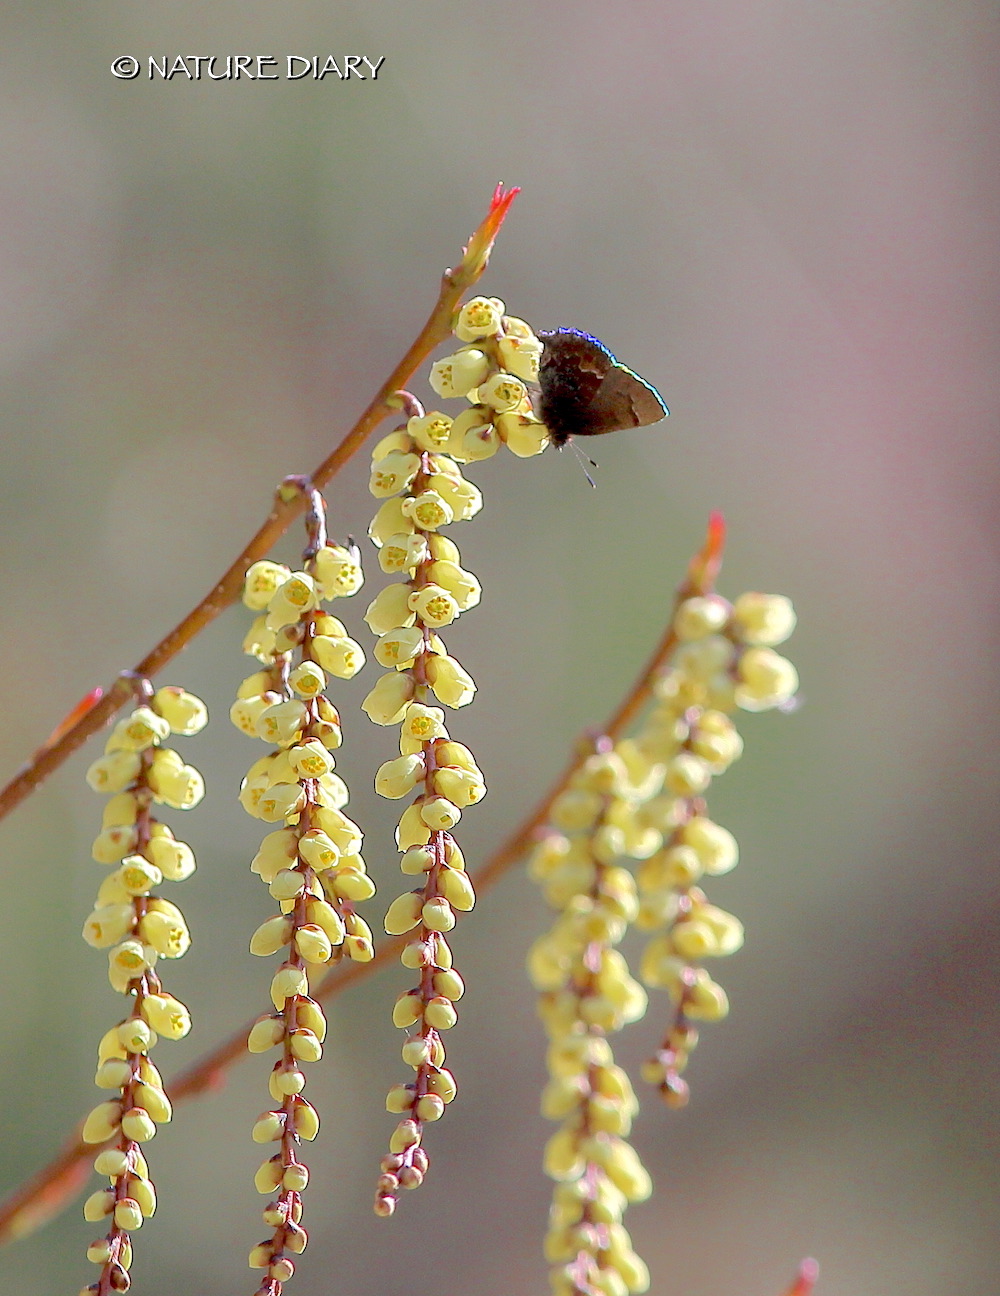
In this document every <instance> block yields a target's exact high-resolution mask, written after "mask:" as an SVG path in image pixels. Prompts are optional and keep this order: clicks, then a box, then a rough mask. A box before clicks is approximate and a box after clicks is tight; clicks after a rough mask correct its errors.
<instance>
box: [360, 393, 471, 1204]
mask: <svg viewBox="0 0 1000 1296" xmlns="http://www.w3.org/2000/svg"><path fill="white" fill-rule="evenodd" d="M442 419H443V416H442V415H428V416H415V417H413V418H411V419H410V420H409V422H408V424H407V427H406V428H405V429H402V430H400V431H397V432H393V433H391V434H390V435H389V436H388V437H385V438H384V439H383V440H382V441H381V442H380V443H379V444H378V445H377V446H376V447H375V451H374V454H373V462H372V476H371V489H372V492H373V494H374V495H375V496H376V497H378V498H380V499H383V500H384V502H383V504H382V505H381V506H380V508H379V510H378V512H377V513H376V515H375V518H374V520H373V522H372V525H371V527H370V529H369V533H370V535H371V537H372V539H373V540H374V542H375V544H376V545H377V546H378V548H379V563H380V565H381V567H382V570H383V571H384V572H387V573H393V574H400V575H402V577H403V580H402V581H401V582H400V583H398V584H394V585H389V586H387V587H386V588H385V589H384V590H382V592H381V593H380V594H379V595H378V597H377V598H376V599H375V600H374V601H373V602H372V603H371V605H370V606H369V608H368V611H367V613H366V614H365V620H366V621H367V622H368V625H369V626H370V627H371V629H372V631H373V632H374V633H375V634H376V635H378V636H379V638H378V643H377V644H376V646H375V658H376V660H377V661H378V662H379V663H380V665H382V666H385V667H388V668H390V669H389V671H388V673H387V674H385V675H383V676H382V678H381V679H380V680H378V682H377V683H376V684H375V687H374V688H373V689H372V690H371V692H370V693H369V694H368V696H367V697H366V698H365V700H364V702H363V703H362V706H363V708H364V710H365V711H366V712H367V713H368V715H369V716H370V717H371V719H372V720H373V721H374V722H375V723H376V724H380V725H396V724H398V725H399V726H400V736H399V752H400V754H399V756H398V757H396V758H395V759H393V760H389V761H386V762H385V764H384V765H382V767H381V768H380V769H379V771H378V774H377V776H376V779H375V788H376V790H377V791H378V792H379V793H380V794H381V795H382V796H384V797H389V798H392V799H399V798H402V797H406V796H408V795H410V794H411V793H414V792H416V793H417V796H416V799H415V800H414V801H413V802H412V804H411V805H409V806H408V808H407V809H406V810H405V811H404V813H403V815H402V818H401V820H400V822H399V827H398V828H397V830H396V842H397V844H398V846H399V849H400V850H401V851H402V852H403V855H402V859H401V861H400V867H401V868H402V871H403V873H404V874H406V875H407V876H408V877H413V878H419V879H420V884H419V885H418V886H417V887H416V888H415V889H414V890H412V891H406V892H405V893H404V894H403V895H401V896H399V897H398V898H397V899H396V900H394V901H393V903H392V904H391V905H390V906H389V910H388V913H387V914H386V917H385V929H386V931H387V932H389V933H390V934H392V935H402V934H404V933H407V932H412V933H413V934H412V936H411V938H410V939H409V940H408V942H407V944H406V946H405V948H404V950H403V954H402V963H403V966H404V967H406V968H408V969H410V970H411V971H413V972H416V973H418V974H419V980H418V983H417V984H416V985H415V986H414V987H413V988H412V989H411V990H408V991H407V992H406V993H405V994H402V995H400V997H399V998H398V999H397V1001H396V1005H395V1008H394V1010H393V1021H394V1022H395V1024H396V1025H397V1026H399V1027H401V1028H406V1027H415V1028H416V1029H415V1031H414V1033H412V1034H411V1035H410V1036H409V1037H408V1038H407V1040H406V1042H405V1043H404V1045H403V1050H402V1052H403V1060H404V1061H405V1062H406V1064H407V1065H408V1066H410V1067H412V1069H413V1071H414V1072H415V1075H414V1078H413V1081H412V1082H411V1083H409V1084H406V1085H403V1084H400V1085H397V1086H395V1087H394V1088H393V1089H391V1090H390V1092H389V1095H388V1098H387V1100H386V1106H387V1108H388V1110H389V1111H390V1112H393V1113H395V1114H397V1115H399V1116H400V1117H401V1119H400V1121H399V1123H398V1124H397V1126H396V1129H395V1130H394V1132H393V1134H392V1137H391V1140H390V1151H389V1155H388V1156H386V1157H384V1158H383V1159H382V1164H381V1175H380V1177H379V1180H378V1187H377V1193H376V1199H375V1210H376V1212H377V1213H378V1214H380V1215H390V1214H391V1213H392V1212H393V1210H394V1209H395V1203H396V1193H397V1190H398V1189H399V1188H401V1187H402V1188H416V1187H417V1186H418V1185H419V1184H420V1183H421V1182H422V1180H423V1177H424V1174H425V1172H426V1169H427V1164H428V1162H427V1155H426V1153H425V1151H424V1149H423V1147H422V1141H423V1127H424V1125H425V1123H427V1122H428V1121H435V1120H438V1119H439V1118H440V1117H441V1116H442V1115H443V1113H444V1109H445V1105H446V1104H447V1103H449V1102H451V1100H452V1098H454V1096H455V1081H454V1078H453V1077H452V1075H451V1072H450V1071H448V1070H446V1069H445V1066H444V1061H445V1049H444V1044H443V1043H442V1038H441V1036H442V1032H443V1031H446V1030H448V1029H450V1028H451V1027H452V1026H454V1025H455V1022H456V1021H457V1019H458V1014H457V1013H456V1011H455V1001H456V1000H457V999H459V998H460V997H461V995H462V994H463V993H464V989H465V987H464V984H463V982H462V978H461V976H459V974H458V972H457V971H456V970H455V968H454V967H453V966H452V954H451V949H450V947H449V945H448V941H447V939H446V937H445V933H446V932H449V931H451V929H452V928H453V927H454V926H455V911H456V910H459V911H464V910H469V909H471V908H472V906H473V904H474V903H475V893H474V892H473V889H472V883H471V882H470V881H469V877H468V874H467V873H466V872H465V861H464V859H463V857H462V852H461V850H460V849H459V847H458V844H457V842H456V841H455V839H454V837H453V836H452V832H451V830H452V829H453V828H454V827H455V825H456V824H457V823H458V821H459V819H460V818H461V816H462V811H463V810H464V809H465V808H466V807H468V806H471V805H475V803H476V802H477V801H479V800H481V798H482V797H483V796H484V795H485V794H486V784H485V782H484V781H483V775H482V772H481V771H480V769H479V767H478V765H477V764H476V762H475V759H474V757H473V755H472V753H471V752H470V751H469V749H468V747H465V746H463V745H462V744H461V743H458V742H453V741H452V740H451V738H450V737H449V735H448V731H447V729H446V728H445V723H444V715H445V713H444V710H443V707H452V708H457V707H463V706H465V705H466V704H467V703H469V702H471V701H472V697H473V694H474V693H475V689H476V686H475V684H474V683H473V681H472V678H471V676H469V674H468V673H467V672H466V671H465V670H464V669H463V667H462V666H461V665H460V664H459V662H458V661H456V660H455V658H454V657H451V656H449V654H448V652H447V650H446V648H445V645H444V643H443V641H442V640H441V638H440V636H439V634H438V631H439V630H442V629H444V627H445V626H448V625H450V624H451V622H453V621H454V620H455V619H456V618H457V617H458V616H460V615H461V613H462V612H465V611H467V610H468V609H469V608H472V607H475V606H476V604H477V603H478V602H479V596H480V588H479V582H478V581H477V580H476V578H475V576H473V575H472V573H471V572H468V571H466V570H465V569H464V568H463V567H462V566H461V564H460V561H459V557H460V556H459V552H458V548H457V546H456V545H455V544H454V543H453V541H451V540H449V539H447V538H446V537H445V536H443V535H442V534H441V528H442V527H444V526H446V525H447V524H449V523H451V522H454V521H461V520H463V519H465V518H471V517H473V516H474V515H475V514H476V513H478V512H479V509H480V508H481V507H482V496H481V495H480V493H479V491H478V490H477V488H476V487H475V486H473V485H472V483H471V482H468V481H466V480H465V478H464V477H463V476H462V472H461V469H460V468H459V466H458V463H457V462H456V460H455V458H454V457H452V456H451V455H450V454H445V453H444V452H443V451H442V450H441V448H440V447H439V446H438V445H437V442H436V440H435V435H434V434H433V429H434V428H435V426H436V420H442ZM444 423H450V420H444ZM442 426H443V425H442ZM445 439H447V438H445ZM470 457H471V456H470ZM435 701H437V702H439V703H441V704H442V706H435V705H434V702H435Z"/></svg>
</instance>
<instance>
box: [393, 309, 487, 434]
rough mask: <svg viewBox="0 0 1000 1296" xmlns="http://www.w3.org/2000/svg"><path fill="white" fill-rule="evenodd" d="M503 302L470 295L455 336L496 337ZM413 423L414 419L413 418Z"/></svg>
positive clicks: (466, 339)
mask: <svg viewBox="0 0 1000 1296" xmlns="http://www.w3.org/2000/svg"><path fill="white" fill-rule="evenodd" d="M503 310H504V306H503V302H502V301H500V300H498V299H497V298H495V297H470V298H469V300H468V301H467V302H466V303H465V305H464V306H463V307H462V309H461V310H460V311H459V312H458V319H457V321H456V322H455V329H454V332H455V336H456V337H457V338H458V340H459V341H460V342H475V341H476V340H477V339H478V338H485V337H494V336H495V335H496V334H497V333H499V332H500V321H501V319H502V317H503ZM410 422H411V423H412V422H413V420H412V419H411V420H410Z"/></svg>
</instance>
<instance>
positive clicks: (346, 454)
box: [0, 185, 519, 819]
mask: <svg viewBox="0 0 1000 1296" xmlns="http://www.w3.org/2000/svg"><path fill="white" fill-rule="evenodd" d="M518 192H519V190H517V189H510V190H504V188H503V186H502V185H498V186H497V188H496V191H495V192H494V194H493V201H492V204H491V206H490V210H489V213H488V215H487V216H486V219H485V220H484V221H483V222H482V223H481V224H480V225H479V227H478V229H477V230H476V232H475V233H474V234H473V236H472V238H471V239H470V240H469V245H468V247H467V248H466V249H465V251H464V255H463V257H462V260H461V262H460V263H459V265H458V267H457V268H456V269H454V270H447V271H446V272H445V274H444V276H443V277H442V279H441V290H440V292H439V294H438V299H437V302H436V304H435V306H434V309H433V310H432V311H431V313H430V315H429V316H428V319H427V323H426V324H425V325H424V326H423V328H422V329H421V330H420V332H419V334H418V335H417V337H416V340H415V341H414V343H413V345H412V346H411V347H410V349H409V350H408V351H407V353H406V355H405V356H403V358H402V360H400V362H399V364H398V365H397V366H396V367H395V369H394V370H393V371H392V373H391V374H390V375H389V377H388V378H387V379H386V381H385V383H384V384H383V385H382V388H381V389H380V391H379V392H378V395H377V396H376V397H375V398H374V400H373V401H372V402H371V404H370V405H369V406H368V408H367V409H366V410H365V412H364V413H363V414H362V415H361V417H360V418H359V419H358V421H357V423H355V425H354V427H353V428H351V430H350V432H348V434H347V435H346V436H345V437H344V439H343V440H342V441H341V442H340V444H339V445H338V446H337V447H336V448H335V449H334V450H333V451H332V452H331V453H330V454H329V455H327V457H326V458H325V459H324V460H323V462H322V463H321V464H320V465H319V467H318V468H316V469H315V470H314V471H313V472H312V473H311V474H310V478H309V480H310V481H311V482H312V485H313V486H315V487H316V488H321V487H323V486H324V485H326V483H327V482H328V481H330V479H331V478H333V477H334V476H336V474H337V473H338V472H339V471H340V469H341V468H343V466H344V465H345V464H346V463H347V461H348V460H349V459H350V458H351V456H352V455H353V454H354V453H355V452H356V451H357V450H358V449H360V447H361V446H362V445H363V444H364V442H365V441H366V440H367V439H368V437H369V436H370V434H371V433H372V431H373V430H374V429H375V428H376V427H377V426H378V424H379V423H381V421H382V420H383V419H384V418H386V417H387V416H388V415H389V414H391V413H392V412H393V410H394V409H398V408H399V404H398V401H397V400H396V399H395V394H396V392H397V391H398V390H399V389H400V388H402V387H405V385H406V383H407V381H408V380H409V378H410V377H411V376H412V374H413V373H414V371H415V370H416V369H417V368H418V367H419V366H420V365H421V364H422V363H423V362H424V360H426V358H427V356H428V355H430V353H431V351H433V350H434V348H435V347H436V346H438V345H440V343H441V342H443V341H444V340H445V338H446V337H447V336H448V334H449V333H450V332H451V327H452V316H453V314H454V311H455V309H456V307H457V306H458V303H459V300H460V299H461V297H462V294H463V293H464V292H466V291H467V290H468V289H469V288H471V287H472V286H473V284H475V283H476V282H477V281H478V279H479V277H480V276H481V275H482V273H483V271H484V270H485V269H486V265H487V262H488V261H489V255H490V250H491V248H492V247H493V241H494V239H495V238H496V236H497V233H498V231H499V229H500V226H501V224H502V223H503V220H504V217H505V216H506V215H507V211H508V210H509V208H510V205H511V203H512V202H513V201H514V198H515V196H516V195H517V193H518ZM308 502H309V495H308V493H303V492H302V491H301V490H288V489H279V491H278V492H277V494H276V496H275V502H274V506H273V508H272V509H271V512H270V513H269V514H268V517H267V519H266V521H265V522H264V524H263V526H262V527H261V528H260V530H259V531H258V532H257V534H256V535H255V536H254V537H253V539H252V540H251V541H250V542H249V543H248V544H247V545H246V547H245V548H244V549H243V551H242V553H241V554H240V555H239V557H238V558H237V559H236V560H235V562H233V563H232V565H231V566H230V567H229V568H228V570H227V571H226V572H225V574H224V575H223V576H222V577H221V579H220V580H218V581H217V582H216V583H215V585H214V586H213V587H212V589H211V590H210V591H209V592H208V594H206V595H205V597H204V598H203V599H202V600H201V602H200V603H199V604H198V605H197V607H195V608H193V609H192V610H191V611H190V612H189V613H188V614H187V616H186V617H184V619H183V620H182V621H181V622H180V623H179V624H178V625H176V626H175V627H174V628H173V630H171V631H170V633H169V634H168V635H166V637H165V638H163V639H161V640H160V642H159V643H158V644H157V645H156V647H155V648H153V649H152V651H150V652H148V653H147V654H146V656H145V657H143V659H142V661H140V662H139V663H138V664H137V665H136V666H134V667H133V668H132V670H131V671H125V672H123V673H122V674H121V675H120V676H119V677H118V678H117V679H116V680H115V681H114V683H113V684H112V685H111V687H110V688H108V689H107V690H106V691H103V692H102V691H101V690H100V689H94V690H93V691H92V692H91V693H89V694H88V695H87V697H86V698H85V699H84V701H83V703H81V704H79V705H78V706H77V707H75V708H74V709H73V711H72V712H70V715H69V716H68V717H67V719H66V721H64V722H62V723H61V724H60V725H59V726H58V727H57V729H56V731H55V733H54V734H53V735H52V737H51V738H50V739H49V740H48V742H46V743H45V744H44V745H43V746H42V747H40V748H39V750H38V751H37V752H35V754H34V755H33V756H32V757H31V759H30V760H29V761H28V762H27V763H26V764H25V765H23V766H22V767H21V769H20V770H19V771H18V772H17V774H16V775H15V776H14V778H12V779H11V781H10V782H9V783H8V784H7V786H6V787H5V788H4V789H3V790H2V791H0V819H2V818H3V817H4V815H6V814H8V813H9V812H10V811H11V810H13V808H14V807H15V806H16V805H19V804H20V802H21V801H23V800H24V798H25V797H27V796H28V795H29V794H30V793H32V792H33V791H34V790H35V788H36V787H38V786H39V785H40V784H41V783H42V782H43V781H44V780H45V779H46V778H47V777H48V775H49V774H51V773H52V771H53V770H55V769H58V767H59V766H60V765H61V764H62V763H63V761H64V760H66V758H67V757H68V756H69V755H70V754H71V753H72V752H74V751H76V749H77V748H78V747H79V746H81V745H82V744H83V743H84V742H85V741H86V739H87V738H89V737H90V735H91V734H92V733H96V732H97V730H98V729H100V728H101V727H102V726H103V725H105V724H106V723H107V722H108V720H110V718H111V717H112V716H113V715H114V714H115V712H116V711H118V710H119V708H120V707H122V706H124V705H125V703H126V702H127V701H128V700H129V698H130V697H131V696H132V682H131V681H132V679H133V678H134V677H135V676H139V677H145V678H151V677H152V676H154V675H156V674H158V673H159V671H161V670H162V669H163V667H164V666H165V665H166V664H167V662H169V661H171V660H172V659H173V658H174V657H176V655H177V654H178V653H179V652H180V650H181V649H182V648H183V647H185V645H186V644H188V643H189V642H190V641H191V640H192V639H193V638H194V636H195V635H196V634H198V632H199V631H201V630H204V628H205V627H206V626H207V625H208V624H209V623H210V622H212V621H214V620H215V618H216V617H217V616H218V615H219V613H220V612H222V611H224V609H225V608H227V607H228V606H229V605H230V603H234V602H235V601H236V599H237V598H239V595H240V591H241V589H242V588H243V578H244V576H245V575H246V570H247V568H248V567H249V566H250V564H251V563H254V562H256V561H257V560H258V559H260V558H263V557H264V556H265V555H266V554H268V553H270V551H271V549H272V548H273V547H274V545H275V544H276V543H277V541H278V540H279V539H280V538H281V536H283V535H284V533H285V532H286V531H287V530H288V528H289V526H291V524H292V522H294V521H295V519H296V518H297V517H298V516H299V514H300V513H302V512H303V511H304V509H305V508H306V505H307V504H308Z"/></svg>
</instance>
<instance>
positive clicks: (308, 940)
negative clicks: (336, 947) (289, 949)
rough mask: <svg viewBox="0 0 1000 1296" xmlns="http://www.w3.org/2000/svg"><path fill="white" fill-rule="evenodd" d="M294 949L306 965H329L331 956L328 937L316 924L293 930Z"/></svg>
mask: <svg viewBox="0 0 1000 1296" xmlns="http://www.w3.org/2000/svg"><path fill="white" fill-rule="evenodd" d="M295 948H296V949H297V950H298V952H299V954H300V955H301V956H302V958H304V959H305V961H306V962H307V963H329V961H330V958H331V956H332V954H333V946H332V944H331V942H330V938H329V936H327V934H326V932H325V931H324V930H323V928H322V927H320V926H318V925H317V924H316V923H304V924H303V925H302V926H301V927H297V928H296V929H295Z"/></svg>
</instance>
